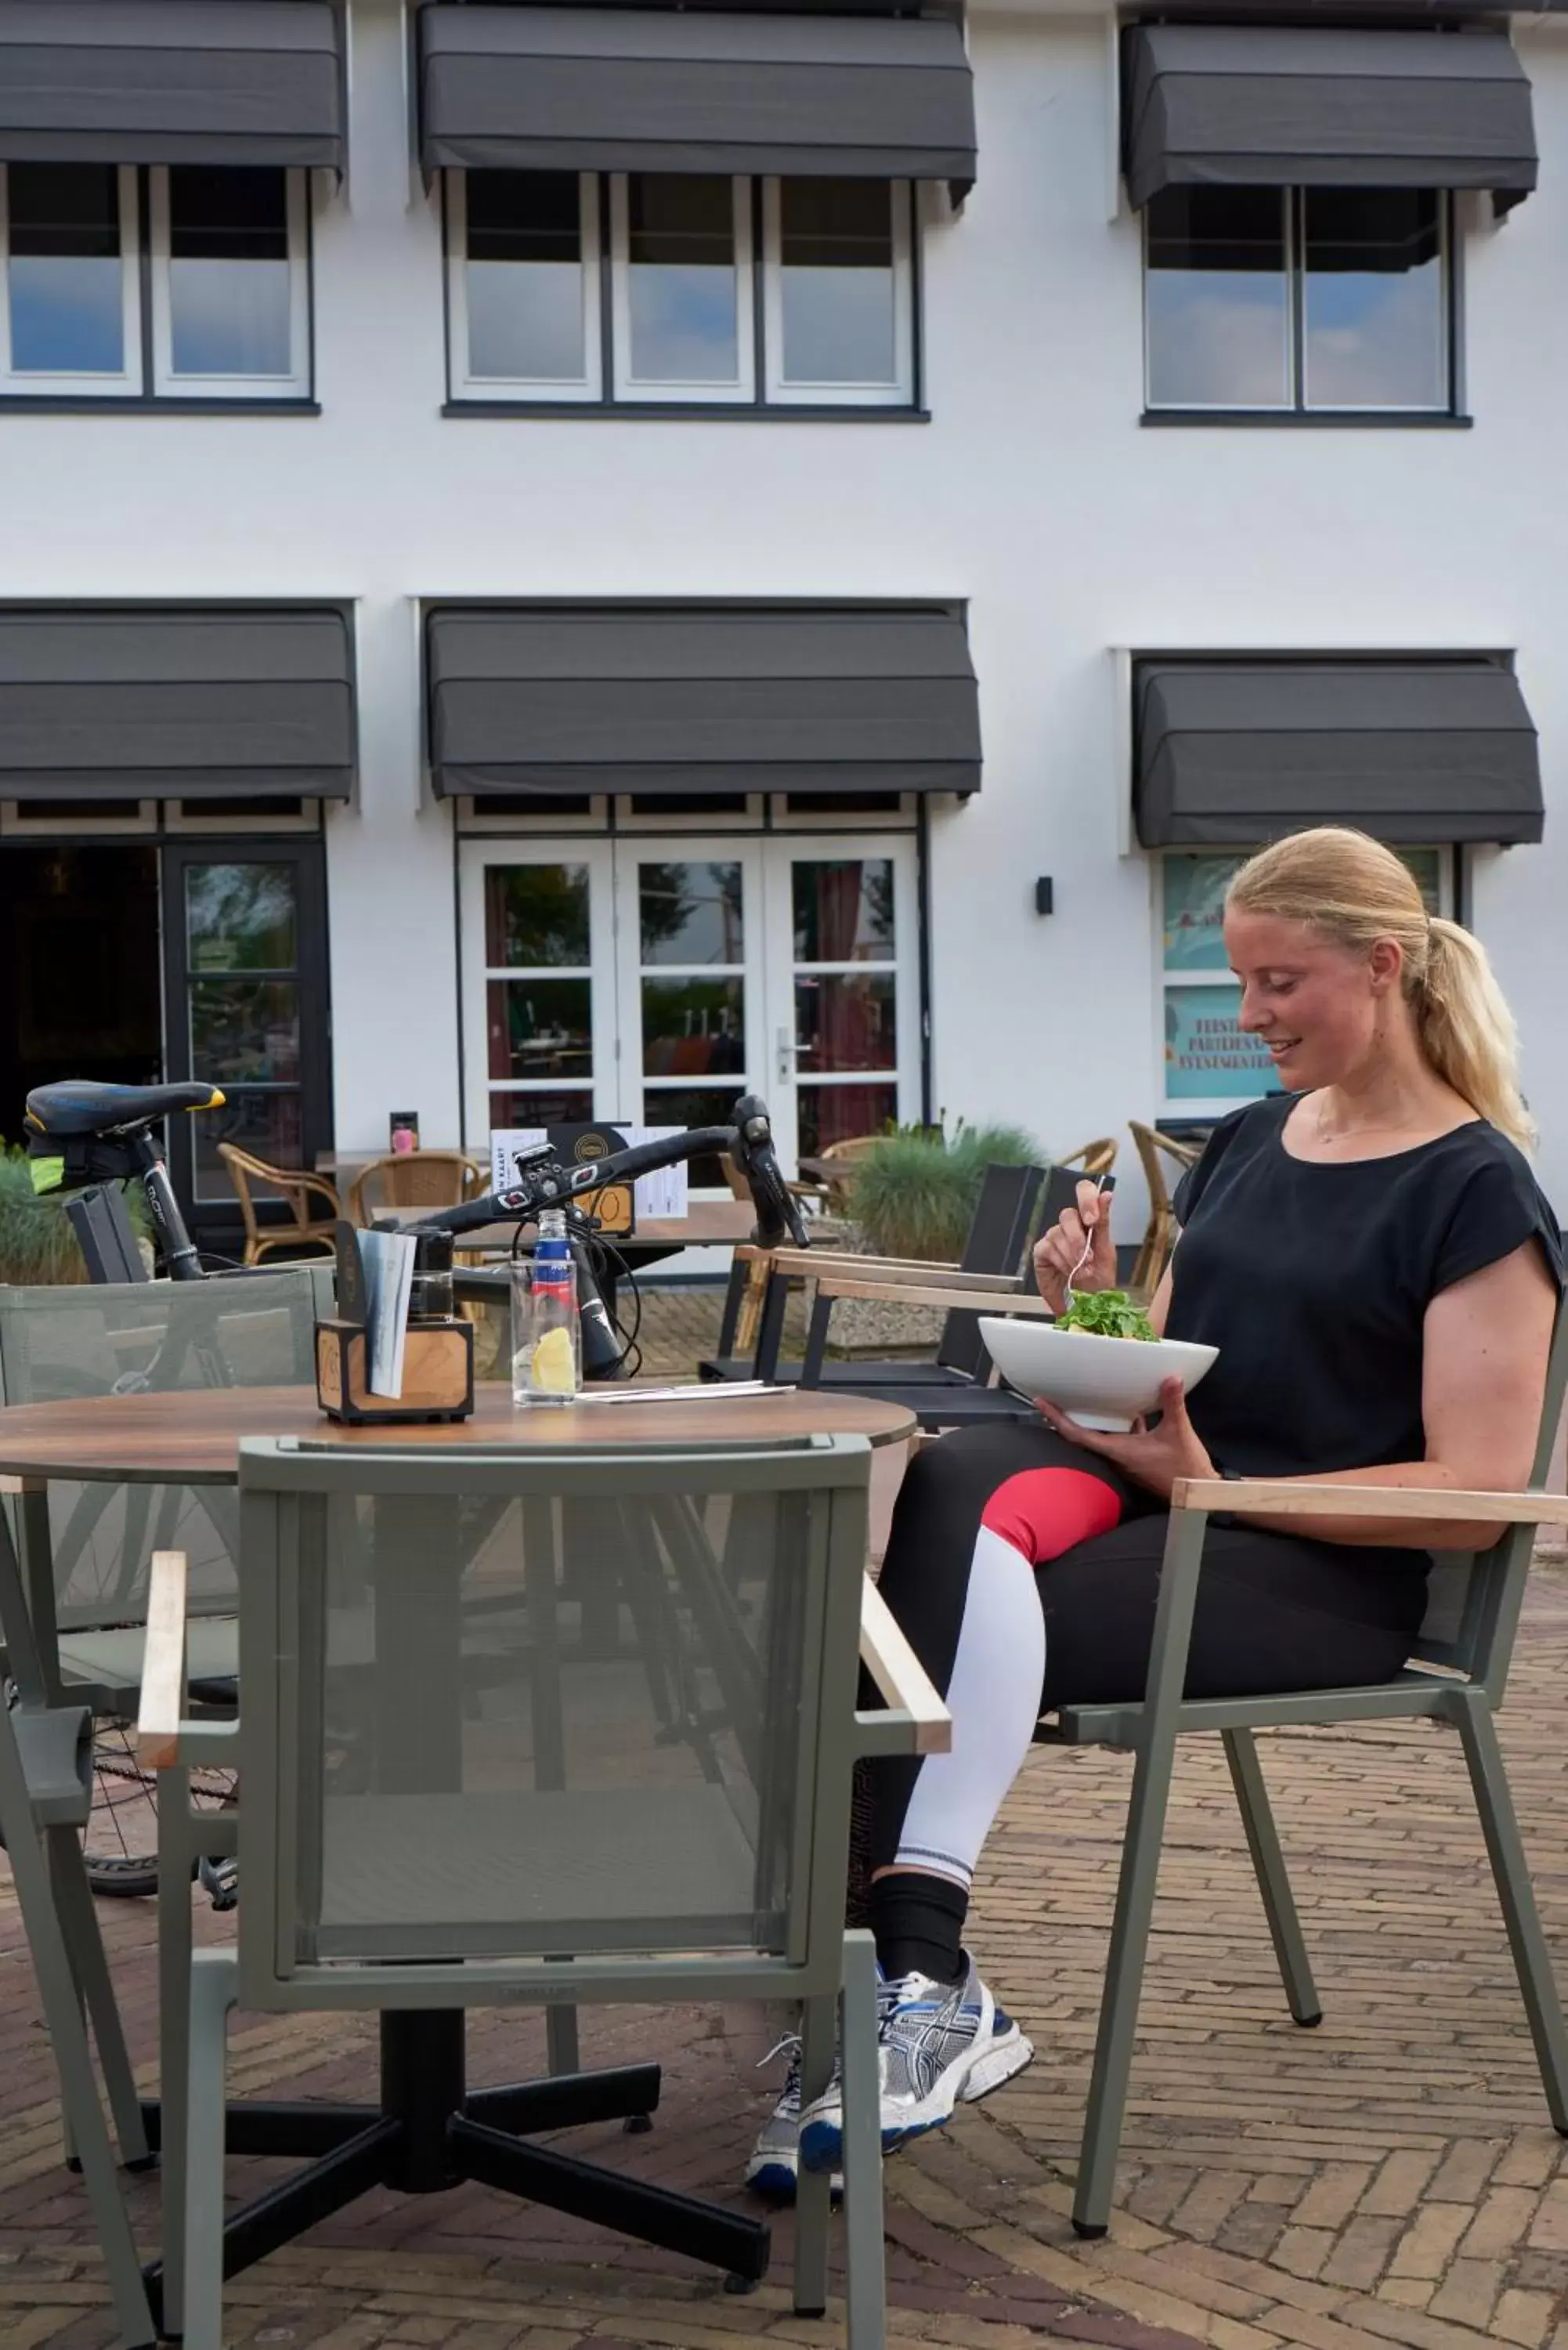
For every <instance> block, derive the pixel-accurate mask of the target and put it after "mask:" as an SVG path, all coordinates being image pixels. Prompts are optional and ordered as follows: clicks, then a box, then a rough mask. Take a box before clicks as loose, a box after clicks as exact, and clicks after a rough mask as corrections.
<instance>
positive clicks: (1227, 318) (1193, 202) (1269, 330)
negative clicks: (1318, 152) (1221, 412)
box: [1145, 188, 1292, 408]
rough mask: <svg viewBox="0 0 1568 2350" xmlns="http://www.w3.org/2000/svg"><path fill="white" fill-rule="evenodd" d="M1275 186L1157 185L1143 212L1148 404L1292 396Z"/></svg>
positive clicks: (1279, 199)
mask: <svg viewBox="0 0 1568 2350" xmlns="http://www.w3.org/2000/svg"><path fill="white" fill-rule="evenodd" d="M1287 203H1288V196H1287V193H1286V192H1285V191H1284V190H1282V189H1280V188H1162V189H1161V190H1160V192H1159V193H1158V195H1157V196H1155V197H1153V198H1152V199H1151V200H1150V202H1149V203H1148V206H1147V210H1146V213H1145V222H1146V234H1147V274H1146V298H1147V333H1148V399H1149V405H1150V406H1151V407H1153V408H1280V407H1284V406H1288V405H1289V404H1290V401H1291V398H1292V392H1291V381H1290V286H1289V279H1288V276H1287V266H1286V264H1287V251H1286V205H1287Z"/></svg>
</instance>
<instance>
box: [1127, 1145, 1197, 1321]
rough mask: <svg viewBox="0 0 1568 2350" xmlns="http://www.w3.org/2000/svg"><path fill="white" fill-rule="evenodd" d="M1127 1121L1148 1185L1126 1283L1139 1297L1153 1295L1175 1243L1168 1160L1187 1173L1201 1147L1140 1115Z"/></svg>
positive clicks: (1183, 1173)
mask: <svg viewBox="0 0 1568 2350" xmlns="http://www.w3.org/2000/svg"><path fill="white" fill-rule="evenodd" d="M1127 1123H1128V1129H1129V1131H1130V1132H1131V1135H1132V1139H1133V1142H1134V1145H1135V1146H1136V1148H1137V1155H1138V1161H1139V1164H1140V1165H1141V1167H1142V1168H1143V1172H1144V1180H1145V1182H1146V1183H1147V1186H1148V1222H1147V1226H1146V1227H1145V1230H1144V1236H1143V1240H1142V1243H1140V1245H1139V1248H1138V1253H1137V1258H1136V1259H1135V1261H1134V1263H1133V1269H1132V1276H1131V1279H1130V1280H1129V1281H1128V1283H1127V1286H1128V1288H1129V1289H1131V1290H1132V1291H1133V1292H1134V1293H1135V1295H1137V1296H1140V1297H1152V1296H1153V1295H1154V1293H1155V1291H1156V1290H1157V1289H1158V1287H1159V1284H1160V1276H1161V1275H1162V1274H1163V1273H1164V1271H1165V1268H1166V1266H1167V1265H1168V1263H1169V1262H1170V1252H1171V1250H1172V1249H1173V1248H1174V1247H1175V1246H1176V1210H1175V1207H1174V1206H1173V1204H1172V1201H1171V1191H1170V1182H1169V1178H1168V1174H1167V1171H1166V1161H1167V1160H1168V1161H1169V1162H1170V1164H1171V1165H1173V1166H1174V1167H1175V1168H1176V1169H1177V1170H1178V1172H1179V1175H1185V1174H1186V1172H1187V1170H1188V1169H1189V1167H1191V1166H1193V1165H1195V1164H1196V1162H1197V1160H1198V1159H1199V1157H1200V1155H1201V1151H1202V1146H1201V1144H1199V1143H1196V1142H1179V1141H1177V1139H1176V1138H1175V1136H1174V1135H1169V1134H1161V1133H1160V1131H1159V1129H1158V1127H1153V1126H1142V1125H1140V1124H1139V1122H1138V1120H1137V1118H1130V1119H1129V1120H1128V1122H1127Z"/></svg>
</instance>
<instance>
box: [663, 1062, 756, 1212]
mask: <svg viewBox="0 0 1568 2350" xmlns="http://www.w3.org/2000/svg"><path fill="white" fill-rule="evenodd" d="M742 1090H743V1088H742V1086H741V1084H740V1083H739V1082H738V1081H737V1082H736V1083H735V1084H733V1085H728V1086H705V1087H691V1086H649V1087H646V1088H645V1090H644V1092H643V1097H642V1119H643V1124H644V1125H645V1126H684V1127H693V1126H730V1125H732V1123H733V1120H734V1111H735V1101H736V1097H737V1096H738V1095H739V1094H740V1093H741V1092H742ZM687 1180H688V1181H689V1182H690V1183H691V1186H692V1188H693V1189H694V1190H696V1191H727V1190H728V1189H729V1178H728V1177H727V1176H726V1174H725V1172H724V1170H723V1168H722V1166H721V1165H720V1163H719V1159H718V1156H717V1154H716V1153H715V1154H714V1156H712V1157H711V1158H705V1159H692V1160H691V1163H690V1168H689V1171H688V1177H687Z"/></svg>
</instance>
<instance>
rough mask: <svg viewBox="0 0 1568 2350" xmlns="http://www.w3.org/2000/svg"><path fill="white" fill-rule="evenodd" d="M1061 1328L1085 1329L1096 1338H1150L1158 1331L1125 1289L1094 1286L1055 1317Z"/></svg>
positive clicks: (1058, 1327)
mask: <svg viewBox="0 0 1568 2350" xmlns="http://www.w3.org/2000/svg"><path fill="white" fill-rule="evenodd" d="M1056 1327H1057V1329H1058V1330H1086V1331H1088V1332H1089V1333H1090V1335H1091V1336H1094V1337H1096V1338H1147V1339H1150V1340H1152V1339H1153V1337H1154V1336H1155V1331H1154V1327H1153V1326H1152V1324H1151V1323H1150V1321H1149V1318H1148V1315H1147V1314H1146V1313H1145V1312H1144V1310H1143V1307H1142V1306H1141V1305H1138V1303H1137V1300H1136V1298H1132V1297H1129V1296H1128V1295H1127V1291H1126V1290H1125V1289H1092V1290H1090V1291H1088V1292H1087V1293H1086V1294H1081V1295H1075V1297H1074V1299H1073V1303H1072V1304H1071V1305H1069V1306H1068V1308H1067V1310H1066V1312H1065V1313H1064V1314H1058V1315H1057V1316H1056Z"/></svg>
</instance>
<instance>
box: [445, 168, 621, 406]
mask: <svg viewBox="0 0 1568 2350" xmlns="http://www.w3.org/2000/svg"><path fill="white" fill-rule="evenodd" d="M598 190H599V182H598V174H597V172H578V173H577V204H578V222H579V234H580V236H581V239H582V279H583V372H582V375H581V376H580V377H568V376H501V375H474V374H472V373H471V371H470V369H469V364H468V360H469V348H468V173H467V172H460V171H451V172H447V173H446V176H445V192H446V223H447V256H446V270H447V279H446V282H447V321H448V330H449V338H450V342H449V350H448V359H447V365H448V380H449V382H450V384H451V386H452V398H453V400H511V399H525V400H592V401H595V402H597V401H599V400H603V398H604V352H603V348H602V345H603V339H604V338H603V337H602V336H601V334H600V332H599V301H600V281H601V275H602V267H603V252H602V240H601V237H600V233H599V192H598Z"/></svg>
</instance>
